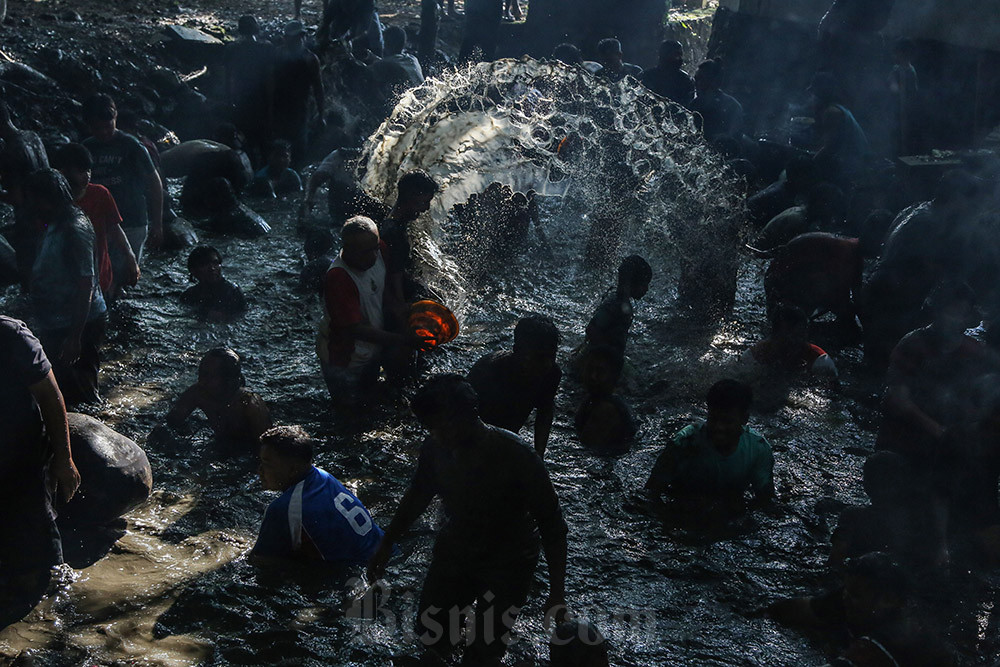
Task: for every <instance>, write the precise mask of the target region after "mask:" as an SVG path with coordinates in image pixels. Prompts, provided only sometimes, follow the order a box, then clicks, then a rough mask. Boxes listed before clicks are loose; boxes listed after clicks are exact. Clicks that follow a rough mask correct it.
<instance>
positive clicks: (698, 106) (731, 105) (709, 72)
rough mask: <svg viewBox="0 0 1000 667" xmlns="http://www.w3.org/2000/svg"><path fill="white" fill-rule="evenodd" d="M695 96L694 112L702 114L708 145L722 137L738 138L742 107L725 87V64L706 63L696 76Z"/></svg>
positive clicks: (740, 128) (703, 128)
mask: <svg viewBox="0 0 1000 667" xmlns="http://www.w3.org/2000/svg"><path fill="white" fill-rule="evenodd" d="M694 82H695V89H696V93H695V97H694V100H692V102H691V107H690V108H691V111H695V112H697V113H699V114H701V117H702V132H703V133H704V135H705V138H706V139H708V141H709V142H711V141H714V140H716V139H721V138H736V137H738V136H740V134H741V133H742V131H743V105H742V104H740V103H739V101H737V99H736V98H735V97H733V96H732V95H728V94H727V93H725V92H724V91H723V90H722V88H721V86H722V64H721V63H720V62H719V61H718V60H706V61H705V62H703V63H702V64H701V65H699V66H698V71H697V72H696V73H695V75H694Z"/></svg>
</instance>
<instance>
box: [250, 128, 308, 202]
mask: <svg viewBox="0 0 1000 667" xmlns="http://www.w3.org/2000/svg"><path fill="white" fill-rule="evenodd" d="M291 164H292V144H291V142H289V141H286V140H284V139H278V140H276V141H274V142H273V143H272V144H271V150H270V152H269V153H268V156H267V166H265V167H264V168H263V169H261V170H260V171H258V172H257V173H256V174H254V176H253V183H252V184H251V186H250V189H251V190H252V191H253V193H254V194H255V195H263V196H274V197H283V196H285V195H289V194H292V193H295V192H301V191H302V179H301V178H300V177H299V174H298V172H297V171H295V170H294V169H292V167H291Z"/></svg>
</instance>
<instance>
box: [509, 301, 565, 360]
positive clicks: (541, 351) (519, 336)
mask: <svg viewBox="0 0 1000 667" xmlns="http://www.w3.org/2000/svg"><path fill="white" fill-rule="evenodd" d="M558 350H559V329H557V328H556V325H555V323H553V322H552V319H551V318H549V317H546V316H545V315H537V314H536V315H528V316H527V317H522V318H521V319H519V320H518V321H517V326H515V327H514V356H515V357H518V358H519V359H520V361H521V366H522V368H523V369H524V370H525V371H528V372H531V373H538V374H545V373H548V372H549V370H550V369H551V368H552V366H554V365H555V363H556V352H557V351H558Z"/></svg>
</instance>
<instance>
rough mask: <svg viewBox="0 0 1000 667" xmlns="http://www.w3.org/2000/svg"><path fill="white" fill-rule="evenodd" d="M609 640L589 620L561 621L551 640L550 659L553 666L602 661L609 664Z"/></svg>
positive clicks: (574, 666)
mask: <svg viewBox="0 0 1000 667" xmlns="http://www.w3.org/2000/svg"><path fill="white" fill-rule="evenodd" d="M607 660H608V642H607V640H605V639H604V635H602V634H601V631H600V630H598V629H597V627H596V626H594V624H592V623H590V622H589V621H582V620H573V621H566V622H564V623H560V624H559V625H558V626H557V627H556V629H555V632H553V633H552V639H551V640H550V641H549V661H550V663H551V665H552V667H577V666H578V665H584V664H592V662H595V661H601V662H603V663H604V664H607Z"/></svg>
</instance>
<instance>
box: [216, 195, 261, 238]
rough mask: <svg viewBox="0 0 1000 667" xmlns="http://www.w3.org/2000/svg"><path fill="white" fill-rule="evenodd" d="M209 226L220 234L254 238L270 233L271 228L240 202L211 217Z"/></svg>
mask: <svg viewBox="0 0 1000 667" xmlns="http://www.w3.org/2000/svg"><path fill="white" fill-rule="evenodd" d="M209 224H210V225H211V226H212V228H213V230H214V231H216V232H218V233H220V234H236V235H238V236H249V237H256V236H263V235H264V234H267V233H269V232H270V231H271V226H270V225H269V224H267V222H265V221H264V218H262V217H260V215H259V214H258V213H257V212H256V211H254V210H253V209H252V208H250V207H249V206H247V205H246V204H244V203H242V202H239V203H237V204H236V206H234V207H233V208H231V209H229V210H228V211H226V212H225V213H222V214H221V215H214V216H212V218H211V219H210V220H209Z"/></svg>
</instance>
